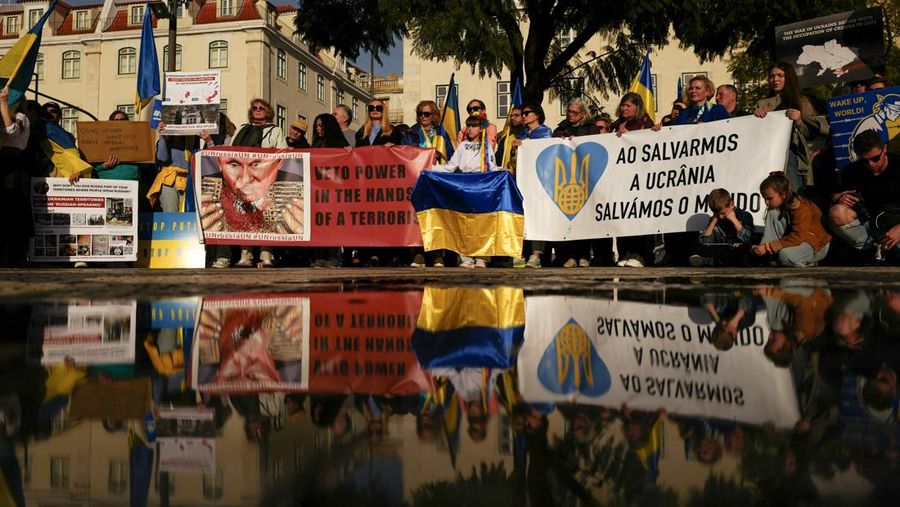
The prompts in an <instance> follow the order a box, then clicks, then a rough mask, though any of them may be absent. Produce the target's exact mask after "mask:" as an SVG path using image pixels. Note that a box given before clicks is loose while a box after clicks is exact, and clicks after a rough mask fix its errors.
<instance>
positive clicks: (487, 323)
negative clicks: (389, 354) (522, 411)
mask: <svg viewBox="0 0 900 507" xmlns="http://www.w3.org/2000/svg"><path fill="white" fill-rule="evenodd" d="M524 339H525V293H524V292H523V290H522V289H516V288H512V287H499V288H492V289H485V288H481V289H477V288H459V287H453V288H438V287H426V288H425V294H424V295H423V297H422V311H421V312H420V313H419V320H418V322H417V323H416V330H415V332H414V333H413V337H412V347H413V350H414V351H415V353H416V359H418V361H419V364H421V365H422V368H425V369H432V368H500V369H506V368H512V367H513V366H514V363H515V357H514V356H515V352H516V350H518V348H519V347H520V346H521V345H522V343H523V341H524Z"/></svg>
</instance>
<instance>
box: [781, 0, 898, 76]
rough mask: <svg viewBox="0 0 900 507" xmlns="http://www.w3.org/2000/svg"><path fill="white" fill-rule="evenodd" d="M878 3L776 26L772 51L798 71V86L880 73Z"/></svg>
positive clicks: (880, 18)
mask: <svg viewBox="0 0 900 507" xmlns="http://www.w3.org/2000/svg"><path fill="white" fill-rule="evenodd" d="M883 19H884V16H883V14H882V11H881V7H874V8H871V9H863V10H859V11H852V12H843V13H840V14H832V15H831V16H825V17H821V18H815V19H808V20H805V21H800V22H798V23H791V24H789V25H781V26H778V27H775V53H776V59H777V60H778V61H780V62H788V63H790V64H791V65H793V67H794V70H796V71H797V79H798V81H799V83H800V86H801V87H805V86H814V85H819V84H828V83H834V82H838V81H842V82H845V83H849V82H852V81H861V80H865V79H870V78H872V76H873V75H874V74H876V73H883V72H884V70H883V67H884V38H883Z"/></svg>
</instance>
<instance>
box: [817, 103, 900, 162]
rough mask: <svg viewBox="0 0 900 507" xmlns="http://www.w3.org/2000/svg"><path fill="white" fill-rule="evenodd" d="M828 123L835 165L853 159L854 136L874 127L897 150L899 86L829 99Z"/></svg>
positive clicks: (899, 150) (899, 139) (899, 144)
mask: <svg viewBox="0 0 900 507" xmlns="http://www.w3.org/2000/svg"><path fill="white" fill-rule="evenodd" d="M828 124H829V125H830V126H831V144H832V150H833V151H834V159H835V162H836V163H837V167H838V169H843V168H844V167H845V166H847V165H849V164H850V163H851V162H854V161H856V153H854V151H853V139H854V138H855V137H856V135H857V134H859V133H860V132H864V131H866V130H874V131H875V132H876V133H878V135H879V136H881V140H882V141H884V144H885V145H887V147H888V151H889V152H891V153H900V86H894V87H891V88H881V89H878V90H871V91H868V92H865V93H857V94H853V95H845V96H843V97H833V98H830V99H828Z"/></svg>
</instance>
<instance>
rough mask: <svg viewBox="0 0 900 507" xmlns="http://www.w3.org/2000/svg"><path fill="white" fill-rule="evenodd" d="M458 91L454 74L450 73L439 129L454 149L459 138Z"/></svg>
mask: <svg viewBox="0 0 900 507" xmlns="http://www.w3.org/2000/svg"><path fill="white" fill-rule="evenodd" d="M460 125H461V123H460V121H459V93H457V91H456V74H450V86H449V87H448V88H447V98H445V99H444V107H443V109H441V129H443V131H444V132H446V133H447V137H449V138H450V143H451V144H452V145H453V149H456V145H457V144H458V143H457V139H459V128H460Z"/></svg>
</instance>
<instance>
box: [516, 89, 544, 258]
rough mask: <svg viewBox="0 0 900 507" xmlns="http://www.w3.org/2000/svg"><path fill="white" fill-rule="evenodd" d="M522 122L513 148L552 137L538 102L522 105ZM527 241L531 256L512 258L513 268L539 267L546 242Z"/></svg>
mask: <svg viewBox="0 0 900 507" xmlns="http://www.w3.org/2000/svg"><path fill="white" fill-rule="evenodd" d="M522 123H523V124H524V125H525V129H524V130H522V132H520V133H519V135H518V138H517V139H516V140H515V141H513V149H518V147H519V146H521V145H522V143H523V142H524V141H526V140H528V139H549V138H550V137H553V136H552V134H553V132H552V131H551V130H550V127H548V126H546V125H544V108H542V107H541V105H540V104H538V103H529V104H525V105H523V106H522ZM529 243H530V244H531V256H530V257H528V261H526V260H525V259H524V258H519V259H514V260H513V267H514V268H525V267H528V268H540V267H541V256H542V255H543V253H544V248H545V247H546V246H547V242H546V241H530V242H529Z"/></svg>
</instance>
